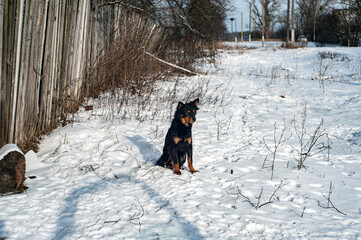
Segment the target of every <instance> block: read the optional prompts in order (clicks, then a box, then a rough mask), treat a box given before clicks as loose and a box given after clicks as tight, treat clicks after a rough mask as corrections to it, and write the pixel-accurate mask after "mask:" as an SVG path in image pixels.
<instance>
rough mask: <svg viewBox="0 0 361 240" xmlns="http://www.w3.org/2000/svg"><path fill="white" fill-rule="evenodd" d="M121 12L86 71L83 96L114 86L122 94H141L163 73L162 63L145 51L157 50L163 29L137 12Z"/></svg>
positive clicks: (162, 35)
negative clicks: (107, 43) (105, 43)
mask: <svg viewBox="0 0 361 240" xmlns="http://www.w3.org/2000/svg"><path fill="white" fill-rule="evenodd" d="M121 15H122V16H121V17H120V19H119V23H118V29H117V30H116V31H115V34H114V40H113V42H112V43H111V44H110V46H109V48H108V49H106V50H104V53H103V54H100V55H99V57H98V58H97V63H96V65H95V67H93V68H92V69H91V70H90V71H89V73H88V76H87V81H86V83H85V84H84V88H83V90H84V91H83V94H82V96H83V98H86V97H98V96H99V94H100V93H102V92H105V91H109V90H110V91H112V93H114V90H115V89H118V88H120V89H122V90H123V91H124V92H125V94H126V95H128V94H132V95H135V94H138V95H142V94H143V93H144V92H149V91H151V89H149V88H152V86H153V84H154V82H155V81H156V80H158V79H160V78H161V77H162V76H163V75H164V72H165V71H164V66H163V65H161V64H160V63H159V61H157V60H155V59H154V58H152V57H150V56H148V55H147V54H145V51H147V52H149V53H151V54H154V55H158V54H159V51H161V50H162V43H163V42H164V37H165V32H164V30H163V29H162V28H159V27H157V26H156V24H155V23H154V22H153V21H151V20H147V19H146V18H144V17H142V16H140V15H139V14H136V13H133V12H130V11H126V10H124V11H123V12H122V14H121Z"/></svg>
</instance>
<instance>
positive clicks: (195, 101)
mask: <svg viewBox="0 0 361 240" xmlns="http://www.w3.org/2000/svg"><path fill="white" fill-rule="evenodd" d="M193 104H194V105H196V107H198V104H199V98H197V99H196V100H194V101H193Z"/></svg>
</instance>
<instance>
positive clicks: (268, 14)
mask: <svg viewBox="0 0 361 240" xmlns="http://www.w3.org/2000/svg"><path fill="white" fill-rule="evenodd" d="M263 1H264V19H265V22H264V28H265V38H266V39H269V38H270V35H271V33H273V32H274V27H275V24H276V23H277V16H278V14H279V9H280V2H279V0H263ZM249 3H250V4H251V5H253V8H252V21H253V23H254V24H255V26H256V28H257V29H258V30H261V29H262V0H259V4H257V3H256V0H249Z"/></svg>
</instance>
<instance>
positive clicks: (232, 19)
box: [229, 18, 234, 39]
mask: <svg viewBox="0 0 361 240" xmlns="http://www.w3.org/2000/svg"><path fill="white" fill-rule="evenodd" d="M229 20H231V39H233V21H234V18H230V19H229Z"/></svg>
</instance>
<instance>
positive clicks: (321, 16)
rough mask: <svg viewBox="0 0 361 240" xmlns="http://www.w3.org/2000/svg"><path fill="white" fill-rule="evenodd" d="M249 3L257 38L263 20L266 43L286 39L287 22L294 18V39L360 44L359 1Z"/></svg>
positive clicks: (265, 0) (271, 0) (267, 0)
mask: <svg viewBox="0 0 361 240" xmlns="http://www.w3.org/2000/svg"><path fill="white" fill-rule="evenodd" d="M290 1H292V2H291V4H290ZM249 3H250V6H251V8H252V21H253V23H254V26H255V30H256V32H257V33H258V35H259V34H260V32H261V29H262V23H263V22H262V19H263V17H264V31H265V38H266V39H269V38H282V39H286V38H287V36H289V34H290V33H289V29H290V25H291V23H292V22H291V21H290V18H291V17H294V29H295V32H296V36H305V37H307V38H308V40H310V41H316V42H320V43H337V44H340V45H350V46H357V45H358V44H360V43H359V41H360V40H359V39H360V37H361V24H360V22H361V0H249ZM262 4H263V14H264V15H262ZM292 5H293V6H292ZM292 8H293V9H294V11H292ZM287 33H288V34H287Z"/></svg>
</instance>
